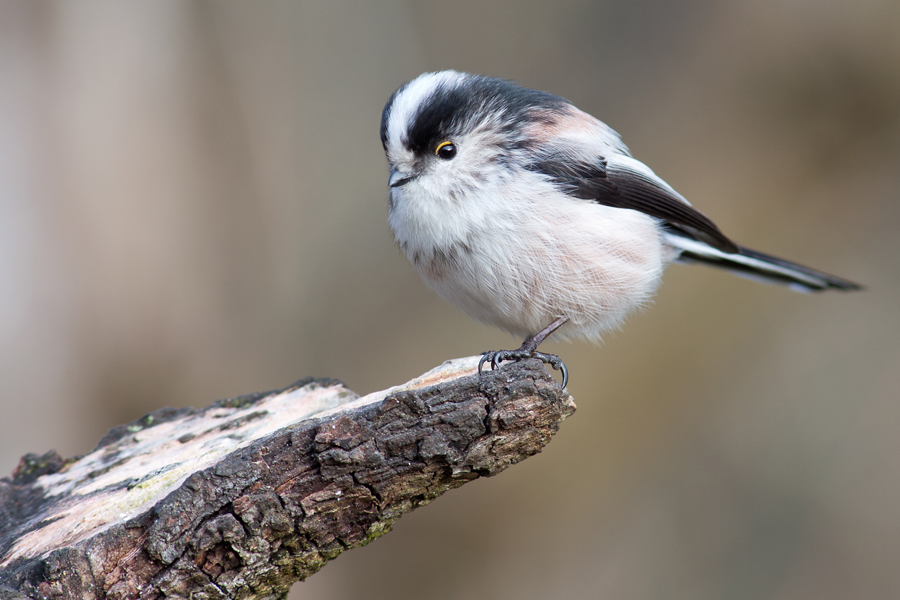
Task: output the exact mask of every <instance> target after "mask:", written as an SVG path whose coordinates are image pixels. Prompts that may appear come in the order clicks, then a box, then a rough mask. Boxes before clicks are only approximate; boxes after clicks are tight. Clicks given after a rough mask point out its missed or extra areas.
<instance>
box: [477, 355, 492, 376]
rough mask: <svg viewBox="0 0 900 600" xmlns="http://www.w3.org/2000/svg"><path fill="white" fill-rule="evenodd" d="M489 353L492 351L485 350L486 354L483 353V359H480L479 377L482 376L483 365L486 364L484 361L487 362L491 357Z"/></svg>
mask: <svg viewBox="0 0 900 600" xmlns="http://www.w3.org/2000/svg"><path fill="white" fill-rule="evenodd" d="M489 355H490V352H485V353H484V354H482V355H481V360H479V361H478V375H479V377H480V376H481V367H483V366H484V363H485V362H487V359H488V358H489Z"/></svg>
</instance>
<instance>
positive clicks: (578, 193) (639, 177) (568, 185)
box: [530, 158, 740, 254]
mask: <svg viewBox="0 0 900 600" xmlns="http://www.w3.org/2000/svg"><path fill="white" fill-rule="evenodd" d="M628 160H629V161H632V160H634V159H628ZM530 168H531V169H532V170H534V171H537V172H540V173H543V174H545V175H547V176H549V177H550V178H551V179H552V180H553V181H554V182H556V183H557V184H558V185H559V186H560V187H561V188H562V189H564V190H565V191H566V193H568V194H570V195H571V196H574V197H576V198H583V199H585V200H593V201H595V202H598V203H600V204H603V205H606V206H613V207H615V208H630V209H632V210H637V211H640V212H642V213H644V214H647V215H650V216H651V217H656V218H658V219H662V220H663V221H665V222H666V224H667V225H668V226H669V227H670V228H671V229H674V230H676V231H675V232H676V233H680V234H681V235H687V236H689V237H692V238H694V239H697V240H700V241H702V242H706V243H707V244H709V245H710V246H712V247H713V248H716V249H718V250H721V251H722V252H728V253H732V254H733V253H737V252H740V247H739V246H738V245H737V244H735V243H734V242H732V241H731V240H730V239H728V237H727V236H726V235H725V234H724V233H722V232H721V231H720V230H719V228H718V227H717V226H716V224H715V223H713V222H712V221H710V220H709V218H708V217H707V216H706V215H704V214H703V213H701V212H700V211H699V210H697V209H695V208H694V207H692V206H691V205H690V204H688V203H687V202H685V201H684V200H683V199H682V198H681V197H680V196H678V194H677V193H675V192H674V191H673V190H671V189H670V188H669V187H668V186H667V185H666V184H665V183H662V182H661V181H660V180H659V179H658V178H656V177H655V176H653V174H652V172H648V173H644V172H642V171H641V170H639V169H637V168H634V167H631V166H629V165H628V164H627V163H626V162H625V161H617V160H613V161H607V160H606V159H603V158H600V159H598V160H597V161H595V162H593V163H590V164H589V163H578V162H572V161H571V160H566V159H557V160H554V159H549V160H539V161H536V162H535V163H533V164H532V165H530ZM648 171H649V169H648Z"/></svg>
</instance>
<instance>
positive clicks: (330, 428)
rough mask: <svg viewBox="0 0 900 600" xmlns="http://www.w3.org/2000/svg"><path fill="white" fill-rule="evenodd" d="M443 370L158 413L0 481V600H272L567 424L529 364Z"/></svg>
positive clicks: (568, 408)
mask: <svg viewBox="0 0 900 600" xmlns="http://www.w3.org/2000/svg"><path fill="white" fill-rule="evenodd" d="M476 363H477V357H472V358H466V359H459V360H455V361H448V362H447V363H445V364H444V365H442V366H441V367H438V368H437V369H435V370H433V371H431V372H429V373H426V374H425V375H423V376H422V377H420V378H417V379H415V380H413V381H411V382H409V383H407V384H405V385H403V386H398V387H396V388H391V389H388V390H385V391H383V392H377V393H375V394H370V395H368V396H364V397H361V398H360V397H358V396H356V395H355V394H354V393H353V392H350V391H349V390H347V389H346V388H344V387H343V385H342V384H341V383H340V382H338V381H334V380H314V379H307V380H303V381H300V382H297V383H296V384H294V385H293V386H291V387H289V388H287V389H284V390H281V391H278V392H270V393H262V394H254V395H251V396H242V397H239V398H234V399H231V400H224V401H220V402H216V403H215V404H213V405H212V406H209V407H207V408H204V409H201V410H194V409H180V410H175V409H162V410H159V411H156V412H154V413H151V414H149V415H147V416H146V417H144V418H142V419H139V420H138V421H135V422H133V423H130V424H128V425H123V426H119V427H116V428H114V429H113V430H112V431H110V432H109V433H108V434H107V435H106V436H104V438H103V439H102V440H101V441H100V443H99V444H98V446H97V448H95V449H94V450H93V451H92V452H91V453H89V454H87V455H86V456H83V457H76V458H72V459H69V460H66V461H64V460H62V459H61V458H60V457H59V456H58V455H56V453H54V452H51V453H48V454H46V455H44V456H35V455H28V456H26V457H25V458H23V459H22V463H21V464H20V465H19V467H18V468H17V469H16V471H15V473H14V475H13V479H12V480H10V479H8V478H5V479H2V480H0V599H5V598H39V597H40V598H73V599H74V598H77V599H79V600H80V599H82V598H97V599H100V598H115V599H125V598H146V599H151V598H164V597H172V598H189V597H190V598H209V599H213V598H283V597H285V596H286V594H287V592H288V590H289V589H290V586H291V584H292V583H294V582H295V581H297V580H300V579H304V578H306V577H309V576H310V575H312V574H313V573H315V572H316V571H318V570H319V569H321V568H322V567H323V566H324V565H325V563H326V562H328V561H329V560H331V559H333V558H335V557H336V556H337V555H339V554H340V553H341V552H343V551H344V550H348V549H351V548H355V547H357V546H362V545H364V544H367V543H369V542H370V541H372V540H374V539H375V538H377V537H379V536H381V535H383V534H385V533H386V532H388V531H389V530H390V528H391V525H392V524H393V523H394V522H395V521H396V520H397V519H399V518H400V516H401V515H403V513H405V512H408V511H410V510H413V509H414V508H417V507H419V506H424V505H425V504H428V503H429V502H431V501H432V500H433V499H435V498H436V497H437V496H439V495H441V494H443V493H444V492H445V491H447V490H449V489H451V488H454V487H459V486H460V485H462V484H464V483H466V482H467V481H471V480H473V479H477V478H478V477H481V476H491V475H495V474H496V473H499V472H500V471H502V470H504V469H506V468H507V467H508V466H510V465H512V464H514V463H516V462H519V461H520V460H522V459H524V458H526V457H528V456H531V455H533V454H536V453H538V452H540V450H541V449H542V448H543V447H544V446H545V445H546V444H547V443H548V442H549V440H550V437H551V436H552V435H553V434H554V433H556V431H557V429H558V428H559V425H560V423H561V422H562V420H563V419H565V418H566V417H567V416H568V415H570V414H571V413H572V411H574V409H575V405H574V403H573V402H572V399H571V397H569V396H568V394H567V393H566V392H565V391H564V390H562V389H561V388H560V387H559V385H558V384H557V382H556V380H554V379H553V378H552V377H551V376H550V375H549V374H548V373H547V372H546V371H545V370H544V368H543V366H542V365H541V363H540V362H539V361H534V360H530V361H524V362H520V363H516V364H509V365H506V366H504V368H503V369H501V370H499V371H496V372H491V371H487V372H485V373H484V374H483V376H481V377H478V376H477V375H474V374H473V372H474V369H475V365H476Z"/></svg>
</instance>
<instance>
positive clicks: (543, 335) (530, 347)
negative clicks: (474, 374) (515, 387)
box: [478, 315, 569, 387]
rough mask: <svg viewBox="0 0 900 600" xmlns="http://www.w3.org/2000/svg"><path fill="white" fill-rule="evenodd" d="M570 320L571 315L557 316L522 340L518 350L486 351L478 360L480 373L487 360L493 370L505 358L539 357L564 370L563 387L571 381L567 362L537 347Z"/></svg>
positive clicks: (558, 369) (515, 359)
mask: <svg viewBox="0 0 900 600" xmlns="http://www.w3.org/2000/svg"><path fill="white" fill-rule="evenodd" d="M568 320H569V317H567V316H565V315H563V316H560V317H557V318H556V320H554V321H553V322H552V323H550V324H549V325H547V326H546V327H544V328H543V329H541V330H540V331H539V332H537V333H536V334H534V335H532V336H529V337H528V338H526V339H525V341H524V342H522V345H521V346H519V349H518V350H492V351H490V352H485V353H484V354H482V355H481V360H480V361H478V374H479V375H481V368H482V367H483V366H484V363H486V362H490V363H491V370H494V369H497V368H499V367H500V363H501V362H503V361H504V360H513V361H517V360H524V359H526V358H539V359H541V360H542V361H544V362H545V363H547V364H548V365H550V366H551V367H553V368H554V369H556V370H557V371H562V377H563V380H562V385H563V387H566V384H567V383H568V382H569V370H568V369H566V365H565V363H563V361H562V359H560V358H559V357H558V356H556V355H555V354H545V353H543V352H538V351H537V347H538V346H540V345H541V342H543V341H544V340H546V339H547V338H548V337H550V334H552V333H553V332H554V331H556V330H557V329H559V328H560V327H562V326H563V325H565V324H566V323H567V322H568Z"/></svg>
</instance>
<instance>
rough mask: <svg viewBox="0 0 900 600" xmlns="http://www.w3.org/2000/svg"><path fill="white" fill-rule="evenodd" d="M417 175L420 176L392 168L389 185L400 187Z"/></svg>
mask: <svg viewBox="0 0 900 600" xmlns="http://www.w3.org/2000/svg"><path fill="white" fill-rule="evenodd" d="M416 177H418V176H417V175H407V174H406V173H401V172H400V171H398V170H396V169H391V178H390V179H389V180H388V185H389V186H390V187H400V186H401V185H406V184H407V183H409V182H410V181H412V180H413V179H415V178H416Z"/></svg>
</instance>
